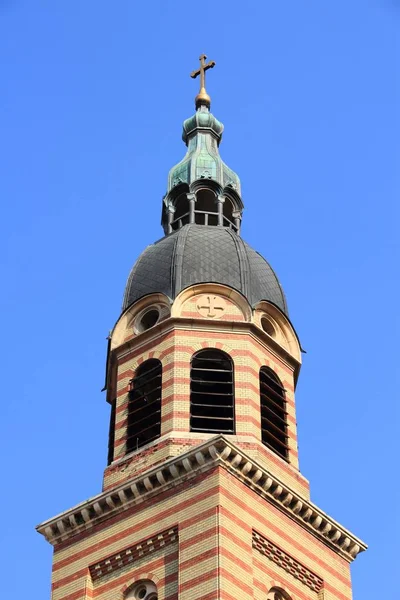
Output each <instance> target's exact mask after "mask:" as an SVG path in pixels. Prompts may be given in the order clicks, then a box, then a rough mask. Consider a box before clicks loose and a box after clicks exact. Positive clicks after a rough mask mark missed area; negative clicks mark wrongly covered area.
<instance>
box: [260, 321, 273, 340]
mask: <svg viewBox="0 0 400 600" xmlns="http://www.w3.org/2000/svg"><path fill="white" fill-rule="evenodd" d="M261 327H262V328H263V329H264V331H265V333H268V335H270V336H271V337H275V335H276V331H275V327H274V326H273V325H272V323H271V321H270V320H269V319H267V317H262V319H261Z"/></svg>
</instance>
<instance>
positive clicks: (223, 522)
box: [39, 284, 365, 600]
mask: <svg viewBox="0 0 400 600" xmlns="http://www.w3.org/2000/svg"><path fill="white" fill-rule="evenodd" d="M156 300H157V303H158V306H162V314H163V319H161V320H160V322H159V323H157V324H156V325H155V326H154V327H151V328H150V329H149V330H147V331H144V332H143V333H140V334H137V333H136V331H137V329H135V327H134V326H133V324H134V323H135V318H137V315H138V314H139V315H140V314H142V313H143V310H144V309H146V306H151V305H152V302H153V303H154V302H155V301H156ZM138 311H141V312H140V313H138ZM263 318H264V319H266V318H268V331H269V332H272V333H271V335H270V334H269V333H268V332H267V329H265V328H264V330H263V328H262V319H263ZM271 328H272V329H271ZM205 348H217V349H220V350H223V351H224V352H226V353H228V354H229V355H230V357H231V358H232V360H233V365H234V386H235V420H236V433H235V435H229V436H226V437H227V438H229V442H230V444H232V445H233V446H234V447H238V452H239V449H242V451H243V452H245V453H246V455H247V457H248V459H246V460H254V461H255V464H256V465H257V467H255V472H257V473H258V475H257V479H256V481H258V480H259V477H261V475H262V473H261V471H260V470H259V471H257V469H263V468H265V470H266V471H267V472H268V473H270V474H271V477H276V478H277V481H279V482H280V484H274V485H275V486H276V490H277V491H276V493H275V491H274V492H273V493H272V494H270V495H269V496H267V497H266V496H265V495H264V496H263V495H262V494H261V493H260V490H259V491H258V492H257V490H256V487H254V485H252V483H251V481H250V483H249V481H246V480H245V478H243V472H247V471H246V469H247V467H246V465H249V467H248V468H249V469H251V468H253V467H251V466H250V463H248V462H247V463H246V462H245V466H244V467H243V470H242V471H240V472H239V471H238V473H235V472H234V469H235V468H236V467H235V461H236V458H232V463H229V465H228V464H227V463H226V464H225V463H223V464H225V466H221V462H219V463H218V464H216V463H215V464H211V465H209V466H207V464H206V463H205V462H204V459H203V455H202V454H201V452H199V451H197V449H196V450H194V451H193V450H192V452H193V454H194V455H195V456H196V457H197V459H196V460H197V463H198V471H196V472H195V473H194V474H193V475H192V476H190V478H189V475H188V477H186V476H185V477H182V479H180V480H176V481H175V482H172V483H170V484H169V483H168V482H167V483H166V480H165V477H164V475H163V474H160V473H159V472H158V471H156V470H153V471H152V473H153V474H152V475H149V477H150V476H151V477H153V478H156V479H157V478H158V482H159V483H160V482H161V483H163V484H165V485H164V487H162V488H160V490H158V491H157V490H155V491H154V489H153V488H154V486H153V484H152V483H151V482H150V480H149V482H148V485H147V486H146V485H145V488H146V489H147V487H148V489H149V490H153V492H152V493H151V495H150V496H146V495H144V496H143V498H139V499H136V496H135V502H134V503H133V504H128V505H127V506H126V507H125V508H124V509H123V506H122V505H121V507H120V508H118V506H119V505H118V503H117V504H115V502H116V500H113V499H112V497H111V496H113V495H115V497H116V498H118V495H119V494H120V498H121V499H122V500H121V501H124V502H125V501H127V500H126V498H127V496H126V494H125V492H124V491H123V489H122V487H121V488H119V487H118V486H120V485H122V484H125V485H127V486H129V487H130V488H131V489H132V487H133V489H136V488H135V485H134V484H132V485H131V484H130V480H131V479H132V480H133V478H134V477H138V476H139V475H140V474H142V477H143V474H144V473H146V472H147V471H149V470H151V469H153V468H154V467H156V466H160V465H162V464H164V463H165V461H168V460H169V459H170V460H174V461H175V462H177V461H179V460H182V461H183V463H184V461H185V460H186V459H185V458H184V457H183V458H182V459H180V458H174V457H178V456H180V455H183V454H185V453H188V452H189V451H190V450H191V449H193V447H194V446H197V445H199V446H200V444H202V443H203V442H205V441H206V440H209V439H210V438H212V437H213V435H211V434H210V435H207V434H199V433H191V432H190V363H191V358H192V356H193V354H194V353H196V352H197V351H199V350H201V349H205ZM150 358H156V359H159V360H160V361H161V364H162V407H161V413H162V414H161V437H160V438H159V439H157V440H155V441H154V442H152V443H150V444H148V445H147V446H145V447H143V448H140V449H139V450H137V451H136V452H133V453H131V454H130V455H127V456H126V455H125V454H126V451H125V448H126V430H127V409H128V392H129V382H130V380H131V379H132V378H133V377H134V374H135V371H136V369H137V368H138V366H139V365H141V364H142V363H143V362H144V361H146V360H148V359H150ZM300 362H301V358H300V347H299V344H298V341H297V338H296V336H295V333H294V331H293V329H292V327H291V325H290V323H289V322H288V321H287V319H286V317H284V316H283V315H282V314H281V313H280V312H279V311H278V310H277V309H276V308H275V307H273V306H269V305H268V304H267V303H260V304H259V305H258V307H256V309H255V310H253V309H251V308H250V306H249V305H248V304H247V301H246V300H245V299H244V298H243V297H242V296H240V294H238V293H237V292H234V291H233V290H230V289H229V288H225V287H224V286H217V285H214V284H213V285H211V284H205V285H201V286H193V289H188V290H185V291H184V292H182V293H181V294H180V296H178V298H177V299H176V300H175V302H174V304H173V305H172V307H170V306H169V302H168V299H166V298H165V297H162V295H160V294H158V295H155V296H154V298H152V297H151V296H149V297H147V298H145V299H142V300H141V301H139V302H138V303H137V304H136V305H133V306H132V307H130V308H129V309H128V310H127V311H126V313H124V315H123V316H122V317H121V319H120V320H119V322H118V323H117V325H116V327H115V328H114V331H113V334H112V336H111V340H110V354H109V359H108V375H107V380H108V386H107V387H108V396H107V397H108V400H109V401H112V400H113V399H114V398H116V422H115V436H114V439H115V441H114V459H113V461H112V463H111V464H110V465H109V466H108V467H107V468H106V470H105V474H104V481H103V488H104V490H107V493H104V494H103V496H104V497H103V499H102V500H101V501H100V500H98V502H99V503H100V504H101V506H100V504H99V506H98V510H96V507H95V505H96V502H95V501H94V508H93V509H92V508H91V509H90V510H89V509H88V508H86V507H85V506H84V509H83V510H82V511H81V512H79V511H77V510H76V509H72V511H73V514H72V513H71V514H70V513H68V514H67V513H65V515H64V514H63V515H61V516H59V517H57V518H55V521H57V525H54V523H53V524H52V523H50V522H46V523H44V524H42V526H39V529H40V531H41V533H43V534H44V535H46V531H48V532H49V535H48V539H49V540H50V541H51V542H52V543H53V544H54V545H55V552H54V563H53V575H52V600H88V599H96V600H124V598H125V596H126V594H127V593H129V590H130V589H131V586H132V585H134V584H135V582H138V581H140V580H151V581H153V582H154V583H155V584H156V586H157V589H158V598H159V600H178V599H179V600H200V599H201V600H217V599H218V600H237V599H238V598H241V600H269V599H270V598H271V594H272V595H273V592H272V591H271V590H273V588H278V589H280V590H283V591H284V592H283V593H284V594H286V595H287V596H285V595H284V596H282V597H285V598H286V597H290V598H291V599H292V600H321V599H322V598H323V599H324V600H351V584H350V572H349V562H350V560H351V559H352V558H351V557H349V560H347V559H346V556H347V555H346V553H345V552H344V551H343V552H342V547H341V546H339V547H335V540H338V539H339V538H340V539H342V537H343V539H344V540H345V541H344V542H343V544H344V545H343V548H347V547H349V544H350V543H353V542H351V541H350V539H347V537H346V536H347V535H350V536H351V534H350V533H348V534H342V533H338V534H337V535H336V534H335V536H334V537H332V538H329V536H328V537H326V536H325V538H324V537H323V535H322V534H320V533H319V534H318V535H314V530H315V531H316V530H317V529H318V526H319V524H320V523H321V521H322V517H321V516H314V517H313V525H310V524H309V523H308V522H306V521H304V520H303V521H302V520H301V519H302V517H301V515H303V512H301V514H300V513H299V511H300V508H296V509H294V511H295V512H294V513H290V511H289V509H288V506H289V504H290V503H291V502H292V500H291V499H292V497H293V495H296V494H297V495H298V496H299V497H300V498H302V499H305V502H307V501H308V498H309V486H308V482H307V480H306V479H305V478H304V477H303V476H302V475H301V474H300V472H299V469H298V455H297V432H296V412H295V400H294V388H295V383H296V380H297V376H298V372H299V368H300ZM262 366H268V367H270V368H271V369H273V371H275V373H276V374H277V375H278V377H279V378H280V380H281V381H282V383H283V386H284V388H285V390H286V400H287V411H288V434H289V460H288V461H285V460H283V459H282V458H280V457H279V456H278V455H276V454H275V453H274V452H272V451H271V450H270V449H269V448H267V447H266V446H264V445H263V444H262V443H261V422H260V390H259V371H260V368H261V367H262ZM212 443H213V442H210V444H212ZM221 452H222V454H223V453H224V451H221ZM230 452H231V451H230V450H229V449H228V454H227V456H228V455H229V456H230V454H229V453H230ZM186 456H187V455H186ZM210 456H211V454H210ZM232 456H234V453H232ZM221 460H222V459H221ZM240 460H242V459H241V458H240V457H239V462H238V463H236V464H239V463H240ZM222 462H223V461H222ZM189 463H190V461H189ZM174 464H175V463H174ZM190 464H192V463H190ZM166 468H169V469H172V471H171V472H172V473H175V474H179V472H180V471H179V469H178V468H177V467H176V466H175V467H174V466H173V465H172V466H170V467H167V466H166ZM185 468H186V467H185ZM174 469H175V471H174ZM155 473H158V475H157V474H155ZM188 473H190V469H189V471H188ZM146 477H147V475H146V476H144V479H146ZM147 478H148V477H147ZM265 481H266V482H268V483H266V487H265V490H268V489H274V490H275V488H270V486H271V483H272V479H268V478H267V479H266V480H265ZM282 486H287V488H288V490H289V491H288V492H285V494H286V496H285V500H284V501H283V504H282V505H279V503H278V502H277V501H275V500H276V499H277V498H278V497H280V493H281V491H282ZM142 487H143V486H142ZM265 490H264V491H265ZM290 490H291V491H290ZM136 491H137V489H136ZM145 491H146V490H144V491H143V493H145ZM265 493H267V492H265ZM131 494H132V492H131ZM108 502H109V506H108V508H110V510H111V509H112V510H111V512H110V513H109V514H107V512H104V507H107V504H108ZM302 506H303V501H300V500H298V501H296V507H302ZM102 507H103V508H102ZM115 507H117V508H115ZM301 510H302V511H304V510H306V511H307V514H308V515H311V514H314V512H313V511H314V509H313V508H307V507H305V508H304V509H303V508H302V509H301ZM85 511H86V512H85ZM288 511H289V512H288ZM296 511H297V512H296ZM304 514H306V513H304ZM79 515H83V516H82V517H80V516H79ZM300 517H301V518H300ZM304 518H306V517H304ZM324 518H325V517H324ZM326 518H327V517H326ZM49 523H50V524H49ZM67 525H68V527H69V529H68V531H67V530H66V529H65V527H66V526H67ZM314 526H315V527H314ZM313 527H314V529H313ZM331 527H333V526H331V524H329V525H328V526H327V528H326V531H327V532H329V531H330V528H331ZM315 528H317V529H315ZM54 536H55V537H54ZM341 536H342V537H341ZM359 544H362V542H359ZM357 548H358V550H360V548H359V546H357ZM364 549H365V546H364ZM354 555H355V554H354ZM349 556H350V555H349ZM353 557H354V556H353Z"/></svg>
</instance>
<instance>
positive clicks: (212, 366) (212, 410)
mask: <svg viewBox="0 0 400 600" xmlns="http://www.w3.org/2000/svg"><path fill="white" fill-rule="evenodd" d="M233 391H234V388H233V362H232V359H231V357H230V356H228V354H225V352H221V351H220V350H201V351H200V352H197V353H196V354H195V355H194V356H193V357H192V362H191V370H190V431H201V432H204V433H235V411H234V393H233Z"/></svg>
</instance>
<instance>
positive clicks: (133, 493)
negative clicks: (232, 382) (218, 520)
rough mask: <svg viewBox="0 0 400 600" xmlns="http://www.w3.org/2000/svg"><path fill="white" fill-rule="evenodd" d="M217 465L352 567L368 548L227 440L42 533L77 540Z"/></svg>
mask: <svg viewBox="0 0 400 600" xmlns="http://www.w3.org/2000/svg"><path fill="white" fill-rule="evenodd" d="M215 466H220V467H222V468H224V469H226V470H227V471H228V472H229V473H231V474H232V475H233V476H235V477H236V478H237V479H239V480H240V481H242V482H243V483H244V484H245V485H247V486H248V487H249V488H251V489H252V490H253V491H254V492H255V493H257V494H259V495H260V496H261V497H263V498H265V499H266V500H267V501H268V502H271V503H272V504H274V505H275V506H277V507H278V508H279V509H280V510H282V511H283V512H284V513H285V514H287V515H288V516H289V517H290V518H291V519H293V520H294V521H296V522H297V523H298V524H299V525H301V526H302V527H304V528H305V529H306V530H307V531H308V532H309V533H311V534H312V535H314V536H315V537H317V538H318V539H319V540H320V541H322V542H324V543H325V544H326V545H328V546H329V547H330V548H332V549H333V550H335V551H336V552H337V553H338V554H339V555H340V556H342V557H343V558H345V559H346V560H348V561H349V562H350V561H352V560H353V559H354V558H355V557H356V556H357V554H358V553H359V552H362V551H363V550H365V549H366V548H367V546H366V545H365V544H364V543H363V542H362V541H361V540H359V539H358V538H356V537H355V536H353V534H352V533H350V532H349V531H347V530H346V529H345V528H343V527H342V526H341V525H339V523H337V522H336V521H334V520H333V519H332V518H331V517H329V516H328V515H326V514H325V513H324V512H322V511H321V510H320V509H319V508H318V507H317V506H315V504H313V503H312V502H310V501H308V500H306V499H305V498H303V497H302V496H300V495H299V494H298V493H297V492H295V491H294V490H292V489H291V488H289V487H288V486H287V485H286V484H284V483H283V482H281V481H280V480H279V479H278V478H277V477H275V476H274V475H273V474H272V473H271V472H269V471H268V470H267V469H266V468H265V467H263V466H261V465H260V464H258V463H257V462H256V461H255V460H253V459H252V458H250V457H249V456H248V455H247V454H246V453H245V452H243V450H241V449H239V448H237V447H236V446H235V445H234V444H232V443H231V442H230V441H229V440H228V438H226V437H224V436H222V435H218V436H216V437H214V438H212V439H210V440H208V441H207V442H205V443H203V444H200V445H199V446H195V447H194V448H193V449H190V450H188V451H187V452H185V453H184V454H181V455H179V456H177V457H174V458H172V459H170V460H168V461H166V462H164V463H163V464H162V465H158V466H157V467H156V468H153V469H151V470H149V471H147V472H145V473H142V474H141V475H140V476H139V477H136V478H132V479H131V480H129V481H128V482H125V483H124V484H123V485H121V486H119V487H117V488H114V489H113V490H110V491H108V492H103V493H102V494H99V495H98V496H94V497H93V498H90V499H89V500H87V501H86V502H83V503H82V504H79V505H78V506H75V507H74V508H72V509H70V510H68V511H66V512H64V513H62V514H60V515H57V516H56V517H54V518H53V519H49V520H48V521H45V522H43V523H41V524H40V525H38V527H37V530H38V532H39V533H41V534H42V535H44V536H45V538H46V539H47V540H48V541H49V542H50V543H51V544H53V545H57V544H59V543H60V542H64V541H67V540H71V541H72V540H73V537H74V536H75V535H77V534H80V533H82V532H84V531H86V530H90V529H91V528H92V527H93V526H94V525H97V524H99V523H102V522H104V521H106V520H107V519H108V518H110V517H112V516H115V515H117V514H120V513H122V512H124V511H125V510H127V509H129V508H131V507H133V506H135V505H137V504H139V503H141V502H143V501H145V500H147V499H148V498H151V497H153V496H154V495H156V494H159V493H161V492H164V491H166V490H167V489H169V488H171V487H173V486H176V485H177V484H179V483H181V482H184V481H186V480H188V479H191V478H193V477H195V476H197V475H198V474H200V473H202V472H206V471H208V470H209V469H211V468H213V467H215Z"/></svg>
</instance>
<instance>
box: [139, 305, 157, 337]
mask: <svg viewBox="0 0 400 600" xmlns="http://www.w3.org/2000/svg"><path fill="white" fill-rule="evenodd" d="M159 317H160V311H159V310H158V308H151V309H150V310H148V311H147V312H145V313H144V314H143V315H142V318H141V319H140V321H139V323H138V327H137V329H138V331H139V332H140V333H142V332H143V331H147V329H150V328H151V327H154V325H155V324H156V323H157V321H158V319H159Z"/></svg>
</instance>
